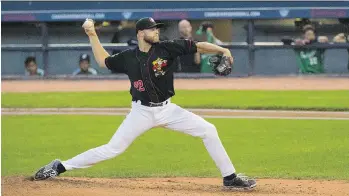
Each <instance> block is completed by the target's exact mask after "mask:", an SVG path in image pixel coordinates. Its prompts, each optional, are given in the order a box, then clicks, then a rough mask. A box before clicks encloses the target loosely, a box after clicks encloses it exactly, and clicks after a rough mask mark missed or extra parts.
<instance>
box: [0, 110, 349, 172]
mask: <svg viewBox="0 0 349 196" xmlns="http://www.w3.org/2000/svg"><path fill="white" fill-rule="evenodd" d="M123 118H124V117H121V116H69V115H61V116H60V115H54V116H35V115H33V116H2V125H1V126H2V175H3V176H8V175H30V174H33V172H35V171H36V169H38V168H39V167H41V166H42V165H44V164H46V163H48V162H50V161H51V160H53V159H55V158H60V159H63V160H65V159H68V158H71V157H73V156H75V155H77V154H79V153H81V152H83V151H85V150H88V149H90V148H94V147H97V146H99V145H102V144H105V143H107V142H108V141H109V140H110V138H111V136H112V135H113V134H114V132H115V130H116V129H117V127H118V125H119V124H120V123H121V122H122V120H123ZM208 120H209V121H210V122H212V123H214V124H215V125H216V127H217V129H218V131H219V134H220V137H221V140H222V142H223V144H224V145H225V147H226V150H227V152H228V154H229V155H230V157H231V159H232V161H233V163H234V164H235V167H236V168H237V171H238V172H243V173H246V174H248V175H251V176H255V177H263V178H265V177H267V178H269V177H270V178H301V179H349V170H348V165H349V137H348V128H349V121H344V120H343V121H339V120H338V121H335V120H285V119H282V120H281V119H280V120H277V119H208ZM135 123H136V122H135ZM63 176H86V177H154V176H156V177H172V176H199V177H219V176H220V173H219V171H218V169H217V168H216V166H215V164H214V162H213V161H212V160H211V158H210V157H209V155H208V153H207V152H206V149H205V147H204V145H203V143H202V141H201V140H200V139H199V138H194V137H191V136H188V135H185V134H182V133H178V132H174V131H169V130H166V129H162V128H157V129H152V130H150V131H148V132H146V133H145V134H144V135H142V136H141V137H139V138H138V139H137V140H136V141H135V142H134V143H133V144H132V145H131V146H130V148H128V149H127V151H126V152H125V153H123V154H122V155H120V156H118V157H116V158H114V159H112V160H108V161H105V162H102V163H100V164H97V165H95V166H93V167H91V168H88V169H81V170H74V171H70V172H66V173H65V174H63Z"/></svg>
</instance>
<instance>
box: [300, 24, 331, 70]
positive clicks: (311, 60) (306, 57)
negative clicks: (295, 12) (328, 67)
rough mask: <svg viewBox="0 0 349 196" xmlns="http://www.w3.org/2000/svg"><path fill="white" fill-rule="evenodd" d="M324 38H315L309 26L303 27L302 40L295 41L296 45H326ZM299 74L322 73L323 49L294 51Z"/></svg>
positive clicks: (312, 28) (314, 32) (325, 38)
mask: <svg viewBox="0 0 349 196" xmlns="http://www.w3.org/2000/svg"><path fill="white" fill-rule="evenodd" d="M327 42H328V38H327V37H326V36H316V31H315V28H314V27H313V26H311V25H305V26H304V27H303V38H302V39H297V40H295V44H296V45H309V44H318V43H327ZM295 52H296V55H297V60H298V65H299V72H300V73H303V74H317V73H324V72H325V69H324V53H325V49H306V48H304V49H298V48H297V49H295Z"/></svg>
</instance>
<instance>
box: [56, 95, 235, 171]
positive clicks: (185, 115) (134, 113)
mask: <svg viewBox="0 0 349 196" xmlns="http://www.w3.org/2000/svg"><path fill="white" fill-rule="evenodd" d="M167 101H168V104H166V105H164V106H160V107H147V106H143V105H141V103H140V101H138V102H132V108H131V112H130V113H129V114H128V115H127V116H126V119H124V121H123V122H122V124H121V125H120V127H119V128H118V130H117V131H116V133H115V134H114V135H113V137H112V138H111V140H110V141H109V142H108V143H107V144H105V145H102V146H99V147H97V148H93V149H90V150H88V151H86V152H84V153H82V154H79V155H77V156H75V157H73V158H72V159H69V160H67V161H63V162H62V164H63V166H64V167H65V169H66V170H72V169H77V168H87V167H90V166H92V165H94V164H96V163H98V162H101V161H105V160H108V159H111V158H114V157H116V156H118V155H120V154H121V153H123V152H124V151H125V150H126V149H127V147H128V146H129V145H130V144H131V143H132V142H133V141H134V140H135V139H136V138H137V137H138V136H140V135H141V134H143V133H144V132H146V131H147V130H149V129H151V128H152V127H156V126H163V127H166V128H169V129H172V130H175V131H180V132H183V133H186V134H189V135H192V136H195V137H200V138H201V139H202V140H203V142H204V145H205V147H206V149H207V151H208V153H209V154H210V156H211V157H212V159H213V160H214V162H215V163H216V166H217V167H218V168H219V170H220V172H221V174H222V176H223V177H224V176H228V175H230V174H232V173H234V172H235V168H234V166H233V164H232V163H231V161H230V158H229V156H228V154H227V153H226V151H225V149H224V147H223V145H222V142H221V140H220V139H219V136H218V133H217V130H216V127H215V126H214V125H213V124H211V123H209V122H207V121H206V120H204V119H203V118H201V117H200V116H198V115H196V114H194V113H191V112H189V111H187V110H185V109H183V108H181V107H179V106H177V105H176V104H173V103H171V102H170V99H169V100H167Z"/></svg>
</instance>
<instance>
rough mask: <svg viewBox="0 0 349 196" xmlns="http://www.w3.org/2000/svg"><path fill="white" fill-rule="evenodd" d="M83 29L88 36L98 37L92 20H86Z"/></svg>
mask: <svg viewBox="0 0 349 196" xmlns="http://www.w3.org/2000/svg"><path fill="white" fill-rule="evenodd" d="M82 28H84V29H85V32H86V34H87V35H89V36H91V35H96V31H95V28H94V21H93V20H92V19H86V21H85V22H84V24H83V25H82Z"/></svg>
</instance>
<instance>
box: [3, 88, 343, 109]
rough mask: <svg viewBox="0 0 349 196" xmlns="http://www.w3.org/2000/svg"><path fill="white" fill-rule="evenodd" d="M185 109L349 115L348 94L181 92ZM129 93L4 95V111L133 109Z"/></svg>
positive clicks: (178, 101)
mask: <svg viewBox="0 0 349 196" xmlns="http://www.w3.org/2000/svg"><path fill="white" fill-rule="evenodd" d="M172 101H173V102H175V103H176V104H178V105H180V106H182V107H186V108H230V109H274V110H278V109H280V110H329V111H337V110H340V111H349V91H344V90H343V91H249V90H240V91H236V90H192V91H188V90H179V91H176V96H174V98H173V99H172ZM130 102H131V96H130V94H129V92H126V91H123V92H75V93H71V92H69V93H2V103H1V104H2V107H6V108H39V107H40V108H49V107H54V108H55V107H97V108H101V107H130Z"/></svg>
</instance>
